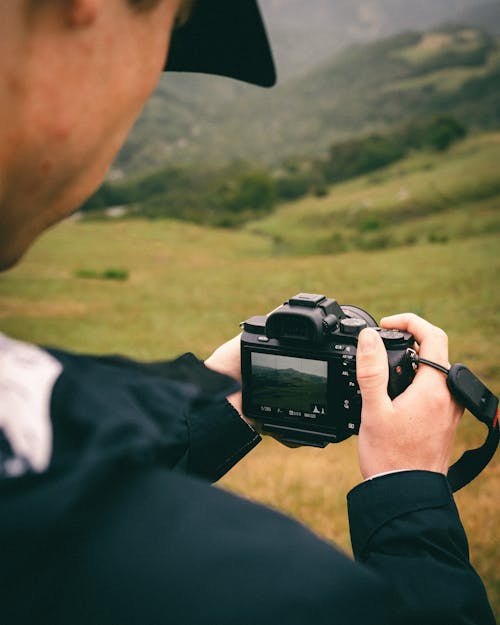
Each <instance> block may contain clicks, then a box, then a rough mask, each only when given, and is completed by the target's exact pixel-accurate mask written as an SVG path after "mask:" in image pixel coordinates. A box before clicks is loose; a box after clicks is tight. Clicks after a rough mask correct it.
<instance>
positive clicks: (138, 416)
mask: <svg viewBox="0 0 500 625" xmlns="http://www.w3.org/2000/svg"><path fill="white" fill-rule="evenodd" d="M50 353H51V354H52V355H53V356H55V357H56V358H57V360H59V362H60V363H61V364H62V368H63V369H62V373H61V375H60V376H59V379H58V380H57V382H56V384H55V386H54V389H53V392H52V401H51V419H52V425H53V429H54V450H53V459H52V466H51V468H52V470H53V471H56V472H59V473H63V472H67V471H68V470H70V471H78V472H80V474H81V477H82V478H83V477H84V476H85V474H86V473H89V474H90V473H92V474H95V473H96V471H98V470H99V467H103V466H104V465H107V466H110V465H113V464H116V463H117V462H118V463H120V464H125V465H126V464H132V465H134V466H136V467H137V466H138V467H140V466H152V465H159V466H163V467H165V468H169V469H175V470H177V471H181V472H184V473H190V474H192V475H196V476H198V477H201V478H203V479H205V480H208V481H216V480H217V479H219V478H220V477H221V476H222V475H223V474H224V473H225V472H226V471H228V470H229V469H230V468H231V467H232V466H233V465H234V464H235V463H236V462H238V460H240V459H241V458H242V457H243V456H244V455H245V454H246V453H247V452H248V451H249V450H250V449H252V448H253V447H254V446H255V445H256V444H257V443H258V442H259V441H260V436H259V435H258V434H257V432H255V430H254V429H253V428H251V427H250V426H249V425H248V424H247V423H246V422H245V421H244V420H243V419H242V418H241V417H240V415H239V414H238V413H237V411H236V410H234V408H233V407H232V406H231V405H230V404H229V403H228V402H227V400H226V396H227V395H229V394H230V393H234V392H235V390H237V389H238V384H237V383H236V382H235V381H234V380H231V379H230V378H228V377H226V376H223V375H220V374H218V373H216V372H214V371H211V370H210V369H208V368H207V367H205V366H204V364H203V363H202V362H201V361H199V360H198V359H197V358H195V356H193V355H192V354H185V355H184V356H182V357H180V358H178V359H177V360H175V361H171V362H154V363H141V362H136V361H132V360H129V359H126V358H121V357H116V356H87V355H75V354H69V353H67V352H62V351H59V350H57V351H56V350H50Z"/></svg>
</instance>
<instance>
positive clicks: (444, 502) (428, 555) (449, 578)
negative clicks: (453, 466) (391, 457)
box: [348, 471, 495, 625]
mask: <svg viewBox="0 0 500 625" xmlns="http://www.w3.org/2000/svg"><path fill="white" fill-rule="evenodd" d="M348 510H349V521H350V529H351V540H352V546H353V551H354V555H355V558H356V560H357V561H358V562H360V563H363V564H365V565H367V566H368V567H369V568H371V569H372V570H373V571H375V572H377V573H378V575H379V576H380V577H381V578H382V579H384V580H386V581H388V582H389V583H390V585H391V586H392V588H393V590H394V593H395V595H396V601H395V603H394V612H395V615H396V614H397V618H396V622H398V623H399V622H401V623H405V625H410V624H415V625H417V624H422V623H425V624H426V625H433V624H434V623H435V624H436V625H437V624H439V625H447V624H449V625H462V624H463V625H465V624H467V625H494V624H495V619H494V616H493V614H492V611H491V608H490V605H489V603H488V599H487V596H486V591H485V589H484V586H483V584H482V582H481V580H480V578H479V576H478V575H477V573H476V572H475V570H474V569H473V568H472V566H471V564H470V561H469V550H468V545H467V538H466V535H465V532H464V529H463V527H462V524H461V522H460V518H459V515H458V511H457V508H456V506H455V502H454V500H453V496H452V493H451V491H450V488H449V485H448V482H447V480H446V477H445V476H444V475H441V474H439V473H431V472H426V471H405V472H401V473H394V474H390V475H385V476H383V477H378V478H375V479H373V480H368V481H366V482H363V483H362V484H360V485H359V486H357V487H356V488H355V489H353V490H352V491H351V492H350V493H349V495H348Z"/></svg>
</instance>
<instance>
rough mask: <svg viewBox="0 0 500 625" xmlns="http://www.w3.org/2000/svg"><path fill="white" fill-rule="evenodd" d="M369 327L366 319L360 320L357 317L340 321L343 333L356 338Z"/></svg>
mask: <svg viewBox="0 0 500 625" xmlns="http://www.w3.org/2000/svg"><path fill="white" fill-rule="evenodd" d="M367 325H368V324H367V323H366V321H365V320H364V319H358V318H357V317H345V318H344V319H341V320H340V329H341V331H342V332H345V333H346V334H352V335H354V336H357V335H358V334H359V333H360V332H361V330H363V328H366V326H367Z"/></svg>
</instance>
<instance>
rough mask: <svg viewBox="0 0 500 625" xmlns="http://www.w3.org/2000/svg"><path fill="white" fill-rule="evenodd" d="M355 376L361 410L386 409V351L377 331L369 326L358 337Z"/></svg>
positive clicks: (387, 371) (387, 400)
mask: <svg viewBox="0 0 500 625" xmlns="http://www.w3.org/2000/svg"><path fill="white" fill-rule="evenodd" d="M356 376H357V378H358V384H359V388H360V390H361V397H362V399H363V412H366V411H369V412H370V413H372V412H379V411H380V410H386V409H387V408H388V406H389V405H390V403H391V402H390V399H389V396H388V395H387V383H388V382H389V364H388V361H387V352H386V350H385V347H384V343H383V341H382V339H381V338H380V336H379V335H378V333H377V332H376V331H375V330H372V329H370V328H366V329H364V330H362V332H361V333H360V335H359V338H358V349H357V352H356Z"/></svg>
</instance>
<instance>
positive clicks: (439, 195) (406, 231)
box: [245, 133, 500, 255]
mask: <svg viewBox="0 0 500 625" xmlns="http://www.w3.org/2000/svg"><path fill="white" fill-rule="evenodd" d="M498 163H500V134H499V133H488V134H484V135H481V136H475V137H471V138H470V139H467V140H465V141H463V142H461V143H458V144H456V145H454V146H453V147H452V148H450V150H449V151H448V152H447V153H446V154H444V155H443V154H441V153H435V152H434V153H433V152H426V151H424V152H418V153H415V154H413V155H412V156H409V157H408V158H406V159H404V160H402V161H399V162H397V163H395V164H393V165H391V166H389V167H387V168H385V169H381V170H378V171H376V172H373V173H371V174H368V175H365V176H361V177H359V178H356V179H354V180H351V181H347V182H344V183H342V184H338V185H335V186H333V187H332V188H331V190H330V193H328V194H327V195H325V196H324V197H306V198H304V199H301V200H299V201H296V202H292V203H289V204H283V205H282V206H280V207H279V208H278V209H277V210H275V211H274V212H273V213H272V214H271V215H270V216H267V217H265V218H263V219H260V220H255V221H253V222H250V223H248V224H247V225H246V227H245V229H246V230H248V231H249V232H251V233H253V234H258V235H260V236H262V237H264V238H266V239H267V240H268V241H269V242H270V244H271V245H272V248H273V249H274V253H275V254H286V255H296V254H299V255H302V254H325V253H328V254H338V253H344V252H347V251H352V250H365V251H368V250H380V249H387V248H392V247H405V246H413V245H416V244H420V243H426V242H427V243H440V244H446V243H448V242H451V241H457V240H462V239H468V238H474V237H477V236H482V235H484V234H485V233H487V232H490V233H493V232H499V231H500V177H499V176H498Z"/></svg>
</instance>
